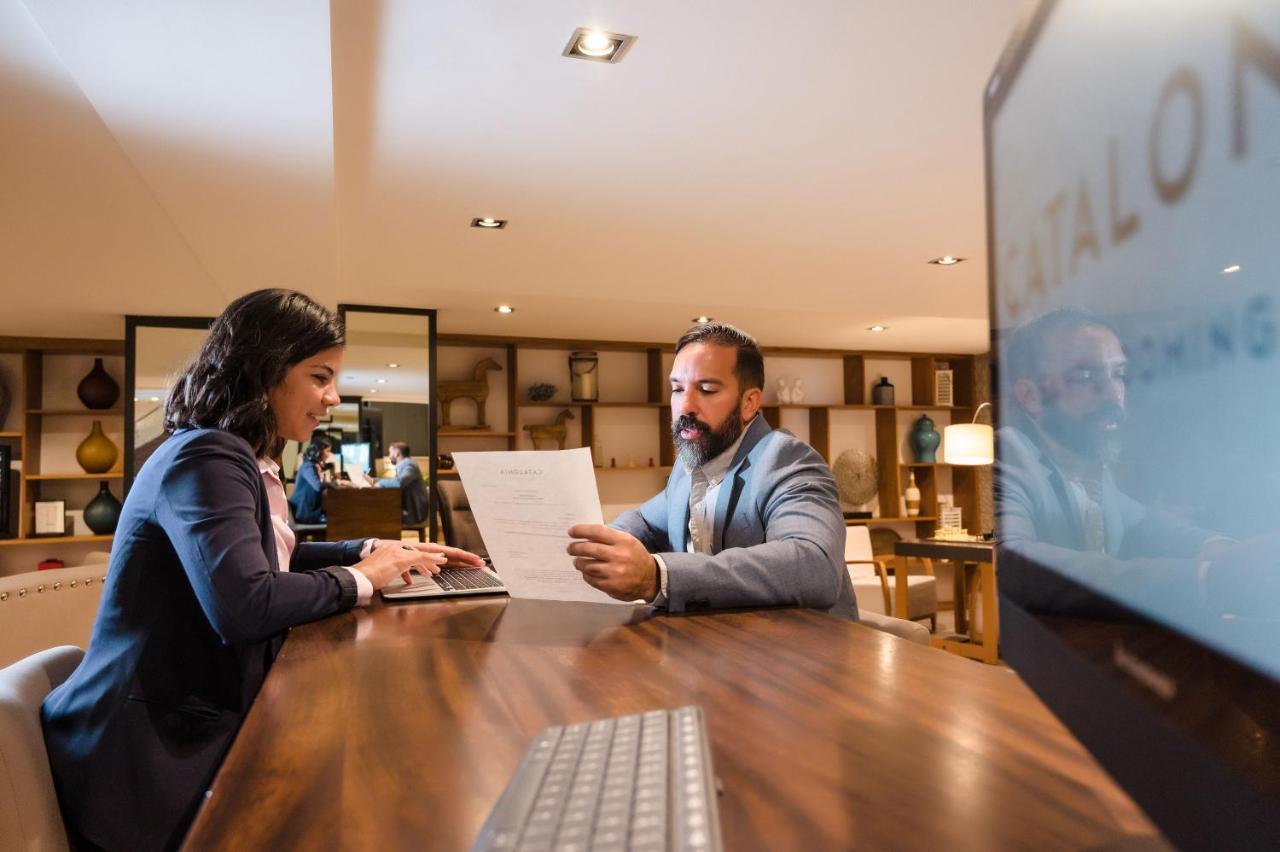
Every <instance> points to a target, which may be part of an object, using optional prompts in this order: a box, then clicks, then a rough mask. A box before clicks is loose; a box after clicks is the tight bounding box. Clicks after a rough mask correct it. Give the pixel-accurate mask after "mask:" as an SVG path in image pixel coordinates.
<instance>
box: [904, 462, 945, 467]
mask: <svg viewBox="0 0 1280 852" xmlns="http://www.w3.org/2000/svg"><path fill="white" fill-rule="evenodd" d="M900 467H951V465H949V464H947V463H946V462H902V463H901V465H900Z"/></svg>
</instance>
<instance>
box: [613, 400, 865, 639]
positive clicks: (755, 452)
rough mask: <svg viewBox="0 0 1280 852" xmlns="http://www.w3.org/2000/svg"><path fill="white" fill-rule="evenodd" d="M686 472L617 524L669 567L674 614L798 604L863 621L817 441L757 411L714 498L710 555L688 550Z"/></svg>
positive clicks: (678, 467)
mask: <svg viewBox="0 0 1280 852" xmlns="http://www.w3.org/2000/svg"><path fill="white" fill-rule="evenodd" d="M690 488H691V484H690V477H689V470H688V469H687V468H686V467H685V466H684V465H681V464H677V465H676V468H675V470H673V471H672V472H671V477H670V478H669V479H668V480H667V487H666V489H665V490H664V491H663V492H662V493H661V494H658V495H657V496H655V497H654V498H653V499H651V500H649V501H648V502H646V503H645V504H644V505H642V506H640V507H639V508H638V509H634V510H632V511H629V512H625V513H623V514H622V515H620V516H618V518H617V519H616V520H614V522H613V524H612V526H614V527H617V528H618V529H621V530H624V531H626V532H628V533H630V534H631V535H633V536H635V537H636V538H637V539H639V540H640V541H641V542H642V543H643V544H644V546H645V548H646V549H647V550H648V551H649V552H650V553H656V554H659V555H661V557H662V561H663V562H664V563H666V566H667V608H668V610H669V611H671V612H684V611H690V610H703V609H728V608H734V607H760V606H801V607H811V608H813V609H821V610H825V611H827V612H830V613H831V614H832V615H838V616H840V617H842V618H847V619H849V620H851V621H856V620H857V618H858V607H857V604H856V603H855V602H854V597H853V586H852V584H851V583H850V582H849V573H848V571H847V570H845V564H844V537H845V526H844V516H843V514H841V512H840V501H839V497H838V496H837V492H836V484H835V478H834V477H833V476H832V475H831V469H830V468H829V467H828V466H827V463H826V462H825V461H823V460H822V457H821V456H820V455H818V453H817V452H815V451H814V449H813V448H812V447H810V446H809V445H808V444H806V443H804V442H803V441H801V440H799V439H798V438H796V437H795V436H793V435H791V434H789V433H787V432H781V431H774V430H772V429H770V427H769V424H768V423H767V422H765V419H764V418H763V417H760V416H757V417H756V418H755V419H754V420H753V421H751V423H750V424H749V425H748V426H747V431H746V435H745V436H744V437H743V439H742V443H741V444H740V445H739V447H738V452H737V453H736V454H735V455H734V457H733V461H732V462H731V463H730V465H729V470H728V471H727V472H726V473H725V478H724V482H723V483H722V484H721V486H720V490H719V496H718V497H717V499H716V507H715V522H714V537H715V540H714V543H713V546H712V552H711V553H710V554H705V553H688V552H686V547H687V542H688V535H689V492H690Z"/></svg>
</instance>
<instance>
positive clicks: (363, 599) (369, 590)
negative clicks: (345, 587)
mask: <svg viewBox="0 0 1280 852" xmlns="http://www.w3.org/2000/svg"><path fill="white" fill-rule="evenodd" d="M346 570H347V571H350V572H351V576H352V577H354V578H355V581H356V606H368V605H369V602H370V601H372V600H373V583H370V582H369V578H368V577H366V576H365V575H364V574H362V573H360V572H359V571H357V570H356V569H355V568H347V569H346Z"/></svg>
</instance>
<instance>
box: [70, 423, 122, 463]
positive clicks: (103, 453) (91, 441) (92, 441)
mask: <svg viewBox="0 0 1280 852" xmlns="http://www.w3.org/2000/svg"><path fill="white" fill-rule="evenodd" d="M118 458H120V451H119V450H118V449H116V445H115V444H113V443H111V439H110V438H108V437H107V436H106V435H104V434H103V433H102V421H101V420H95V421H93V431H91V432H90V433H89V437H87V438H85V439H84V440H83V441H81V442H80V446H78V447H76V461H77V462H78V463H79V464H80V466H81V467H82V468H84V471H85V473H106V472H107V471H109V470H111V468H113V467H114V466H115V463H116V459H118Z"/></svg>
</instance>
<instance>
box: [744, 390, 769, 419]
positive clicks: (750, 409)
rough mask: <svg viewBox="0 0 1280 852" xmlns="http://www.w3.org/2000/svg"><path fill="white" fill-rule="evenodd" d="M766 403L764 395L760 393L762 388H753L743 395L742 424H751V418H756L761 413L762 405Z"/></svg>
mask: <svg viewBox="0 0 1280 852" xmlns="http://www.w3.org/2000/svg"><path fill="white" fill-rule="evenodd" d="M763 401H764V394H763V393H761V392H760V388H751V389H750V390H748V391H747V392H746V393H744V394H743V395H742V422H743V423H750V422H751V418H753V417H755V416H756V413H757V412H759V411H760V403H761V402H763Z"/></svg>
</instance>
